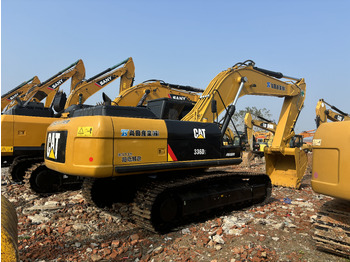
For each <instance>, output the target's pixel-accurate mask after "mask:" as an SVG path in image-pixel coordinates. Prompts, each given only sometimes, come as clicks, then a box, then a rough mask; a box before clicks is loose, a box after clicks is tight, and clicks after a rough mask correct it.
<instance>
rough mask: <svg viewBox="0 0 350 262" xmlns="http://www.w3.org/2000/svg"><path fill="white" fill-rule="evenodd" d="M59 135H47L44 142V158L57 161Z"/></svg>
mask: <svg viewBox="0 0 350 262" xmlns="http://www.w3.org/2000/svg"><path fill="white" fill-rule="evenodd" d="M60 137H61V134H60V133H49V134H48V135H47V142H46V157H47V158H51V159H57V149H58V141H59V140H60Z"/></svg>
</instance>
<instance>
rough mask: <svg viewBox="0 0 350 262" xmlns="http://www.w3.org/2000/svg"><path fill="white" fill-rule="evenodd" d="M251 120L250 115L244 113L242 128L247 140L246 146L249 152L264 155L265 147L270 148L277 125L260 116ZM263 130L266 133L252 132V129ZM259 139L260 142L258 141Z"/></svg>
mask: <svg viewBox="0 0 350 262" xmlns="http://www.w3.org/2000/svg"><path fill="white" fill-rule="evenodd" d="M256 117H257V118H259V119H260V120H258V119H253V118H252V114H251V113H249V112H248V113H246V115H245V117H244V128H245V133H246V136H247V139H248V146H249V149H250V151H251V152H253V153H257V154H261V155H264V149H265V146H271V144H272V139H273V135H274V133H275V131H276V126H277V124H276V123H274V122H273V121H270V120H268V119H266V118H263V117H261V116H256ZM254 126H256V127H258V128H261V129H264V130H266V131H267V132H254V131H253V127H254ZM259 139H260V140H259Z"/></svg>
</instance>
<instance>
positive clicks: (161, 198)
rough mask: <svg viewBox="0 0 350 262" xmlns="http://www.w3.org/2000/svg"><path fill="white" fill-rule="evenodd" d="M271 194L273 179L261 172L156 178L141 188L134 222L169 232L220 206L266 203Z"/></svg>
mask: <svg viewBox="0 0 350 262" xmlns="http://www.w3.org/2000/svg"><path fill="white" fill-rule="evenodd" d="M270 195H271V182H270V180H269V178H268V177H267V176H266V175H265V174H260V173H233V172H217V171H212V172H206V173H204V174H203V175H201V176H190V177H186V178H173V179H165V180H164V181H154V182H150V183H148V184H147V185H145V186H143V187H142V188H141V189H140V190H138V192H137V194H136V197H135V200H134V206H133V215H134V221H135V223H136V224H137V225H139V226H140V227H143V228H146V229H148V230H150V231H153V232H165V231H168V230H170V229H172V228H174V227H176V226H178V225H180V224H183V223H184V222H186V221H188V220H192V219H193V218H199V217H200V216H203V214H207V213H209V212H211V211H214V210H217V209H226V208H229V207H230V208H233V207H235V208H239V207H243V206H249V205H252V204H256V203H263V202H264V201H267V200H268V198H269V197H270Z"/></svg>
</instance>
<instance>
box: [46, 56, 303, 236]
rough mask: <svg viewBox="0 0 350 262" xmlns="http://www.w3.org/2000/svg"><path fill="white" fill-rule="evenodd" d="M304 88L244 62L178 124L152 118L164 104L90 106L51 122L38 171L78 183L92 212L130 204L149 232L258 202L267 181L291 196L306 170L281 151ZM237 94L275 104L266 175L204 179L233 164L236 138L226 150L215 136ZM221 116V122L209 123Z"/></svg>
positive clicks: (298, 155) (290, 152)
mask: <svg viewBox="0 0 350 262" xmlns="http://www.w3.org/2000/svg"><path fill="white" fill-rule="evenodd" d="M279 78H287V79H290V80H294V81H288V82H285V81H281V80H279ZM305 88H306V85H305V82H304V79H298V78H293V77H288V76H284V75H283V74H282V73H278V72H273V71H270V70H266V69H262V68H258V67H255V64H254V62H252V61H250V60H248V61H246V62H243V63H238V64H236V65H234V66H233V67H230V68H229V69H227V70H225V71H223V72H221V73H219V74H218V75H217V76H216V77H215V78H214V79H213V80H212V81H211V82H210V84H209V85H208V87H207V88H206V89H205V91H204V92H203V94H202V96H201V97H200V98H199V100H198V101H197V103H196V104H195V105H194V107H193V108H192V110H191V111H190V112H189V113H188V114H187V115H186V116H185V117H184V118H182V119H181V120H169V119H159V116H157V114H155V113H153V112H159V111H162V107H163V108H171V109H174V110H176V107H172V106H171V105H170V106H169V105H166V103H163V104H162V105H161V106H159V104H158V105H157V106H156V109H152V105H148V107H123V106H97V107H93V108H87V109H85V110H81V111H80V112H77V115H76V116H79V117H72V118H70V119H69V122H66V121H57V122H54V123H53V124H52V125H50V126H49V128H48V130H47V139H46V148H45V165H46V166H47V167H48V168H49V169H52V170H55V171H56V172H60V173H64V174H69V175H73V176H84V177H85V179H84V183H83V194H84V197H85V198H86V200H87V201H88V202H90V203H94V204H95V205H97V206H99V207H104V206H110V205H112V203H113V202H115V201H130V200H131V199H134V209H133V214H134V218H135V222H136V223H137V224H139V225H140V226H142V227H145V228H147V229H149V230H152V231H163V230H167V229H168V228H169V227H170V228H171V227H172V226H174V225H176V224H178V223H179V222H181V221H183V220H184V219H186V218H188V217H192V216H195V215H196V214H199V213H202V212H206V211H211V210H215V209H217V208H224V207H228V206H231V205H236V206H242V205H249V204H253V203H260V202H263V201H265V200H266V199H268V197H269V195H270V193H271V181H270V178H269V176H272V177H273V178H274V179H275V181H276V180H277V182H278V179H279V178H280V177H283V176H285V175H286V176H288V178H290V177H292V178H293V181H292V183H289V184H288V186H292V187H297V186H298V185H297V181H298V180H299V179H300V174H301V173H302V174H303V173H304V170H305V169H304V170H301V167H305V168H306V156H305V157H303V156H302V153H304V152H303V151H302V152H300V151H298V150H295V148H290V147H289V141H290V140H291V138H292V137H293V134H294V132H293V127H294V124H295V122H296V119H297V117H298V115H299V112H300V109H301V108H302V105H303V102H304V96H305ZM243 95H266V96H276V97H284V103H283V108H282V112H281V116H280V121H279V123H278V125H277V128H276V137H277V139H276V140H274V142H275V144H274V147H273V148H272V151H271V152H266V153H267V154H270V155H269V158H270V162H269V166H268V168H267V170H268V171H269V173H268V175H266V174H261V173H237V172H232V171H223V170H220V169H217V168H216V169H209V170H207V171H204V170H205V169H208V168H209V167H220V166H227V165H237V164H240V163H241V162H242V159H241V143H240V141H239V137H236V138H235V139H233V141H229V143H228V142H227V141H225V142H224V136H225V133H226V130H227V128H228V125H229V123H230V121H231V117H232V115H233V113H234V111H235V106H236V104H237V101H238V98H239V97H241V96H243ZM148 104H149V103H148ZM225 110H226V113H225V117H224V118H223V121H222V122H221V123H220V122H218V121H217V119H218V117H219V115H220V114H221V113H223V112H224V111H225ZM237 138H238V139H237ZM286 154H287V157H285V155H286ZM290 156H293V158H290ZM274 159H278V162H283V163H285V164H284V165H281V164H279V165H278V164H276V162H275V161H274ZM302 161H304V162H302ZM290 162H293V163H290ZM292 165H294V169H293V167H292ZM296 168H299V170H296ZM286 170H287V171H288V172H286ZM292 171H294V173H293V172H292ZM286 173H287V174H286ZM282 181H284V179H283V178H282Z"/></svg>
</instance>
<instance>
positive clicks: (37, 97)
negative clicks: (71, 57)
mask: <svg viewBox="0 0 350 262" xmlns="http://www.w3.org/2000/svg"><path fill="white" fill-rule="evenodd" d="M84 77H85V67H84V63H83V61H82V60H78V61H76V62H75V63H73V64H71V65H70V66H68V67H66V68H65V69H63V70H61V71H60V72H58V73H57V74H55V75H54V76H52V77H50V78H49V79H47V80H46V81H44V82H42V83H40V84H38V85H35V86H32V87H31V88H30V89H29V90H28V91H27V92H26V93H24V94H22V95H20V96H17V97H16V99H15V100H13V101H12V102H11V104H9V105H8V108H7V110H6V111H5V112H4V113H5V114H18V113H19V112H18V111H21V113H19V114H27V111H28V110H26V109H28V108H29V107H31V106H34V107H37V106H38V105H40V107H41V108H43V107H44V108H50V107H52V106H53V104H52V103H53V101H54V98H55V96H56V94H57V92H58V91H59V87H60V86H61V85H62V84H63V83H65V82H66V81H67V80H68V79H71V87H70V91H72V90H73V89H74V87H75V86H77V84H78V83H80V82H81V81H82V80H83V79H84ZM45 98H46V100H45V105H43V104H38V102H40V101H42V100H44V99H45ZM35 103H36V104H35ZM17 104H18V106H16V105H17ZM13 108H14V109H13ZM20 108H21V109H22V110H21V109H20ZM23 108H25V109H24V110H23ZM11 110H15V111H17V112H15V113H14V112H13V111H11ZM31 112H32V111H28V114H31Z"/></svg>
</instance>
